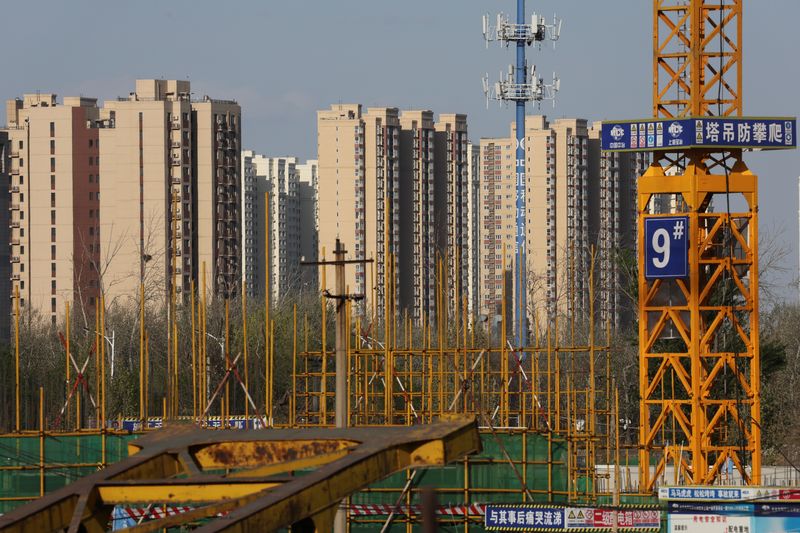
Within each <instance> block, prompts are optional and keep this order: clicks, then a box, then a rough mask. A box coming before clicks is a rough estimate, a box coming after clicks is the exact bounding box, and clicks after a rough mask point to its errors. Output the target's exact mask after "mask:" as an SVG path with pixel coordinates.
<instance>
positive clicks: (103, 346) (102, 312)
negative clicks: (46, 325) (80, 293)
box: [100, 294, 106, 441]
mask: <svg viewBox="0 0 800 533" xmlns="http://www.w3.org/2000/svg"><path fill="white" fill-rule="evenodd" d="M105 305H106V299H105V296H104V295H102V294H101V295H100V420H101V424H100V427H101V428H102V429H103V430H105V427H106V310H105ZM104 441H105V439H104Z"/></svg>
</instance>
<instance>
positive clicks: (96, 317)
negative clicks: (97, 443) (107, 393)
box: [94, 301, 104, 429]
mask: <svg viewBox="0 0 800 533" xmlns="http://www.w3.org/2000/svg"><path fill="white" fill-rule="evenodd" d="M102 342H104V339H103V338H102V337H100V302H99V301H98V302H97V305H95V307H94V390H95V392H96V393H97V394H98V398H97V399H98V403H96V404H95V406H94V416H95V419H96V421H95V426H96V428H97V429H100V403H99V400H100V397H99V394H100V344H101V343H102Z"/></svg>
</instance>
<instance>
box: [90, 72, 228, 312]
mask: <svg viewBox="0 0 800 533" xmlns="http://www.w3.org/2000/svg"><path fill="white" fill-rule="evenodd" d="M190 95H191V90H190V85H189V82H188V81H180V80H137V81H136V90H135V92H132V93H130V95H129V96H128V97H125V98H119V99H117V100H115V101H107V102H106V104H105V107H104V108H103V110H102V117H103V118H104V119H106V122H105V124H107V126H106V127H104V128H102V129H101V134H100V142H101V146H102V153H103V157H102V160H101V165H100V174H101V175H102V176H103V180H104V181H103V182H102V186H101V187H102V190H101V192H102V196H101V201H100V209H101V212H105V213H108V214H109V216H105V217H102V218H101V231H102V258H101V267H102V269H103V272H104V275H103V285H104V291H105V293H106V299H107V300H108V301H109V302H110V303H111V302H114V301H120V302H121V303H122V302H124V301H125V300H128V301H131V300H137V299H138V293H139V286H140V284H142V283H143V284H144V286H145V290H146V291H147V295H146V298H147V299H148V300H149V299H151V298H155V299H157V300H158V301H165V300H164V299H167V300H168V299H170V298H171V297H172V292H173V289H174V293H175V295H176V297H177V299H179V300H180V299H182V297H183V296H182V295H187V294H188V291H189V288H190V283H191V280H192V279H195V280H197V281H198V282H199V283H202V281H203V278H204V277H205V279H206V290H208V291H209V292H211V293H213V294H217V295H220V296H222V297H225V296H231V295H233V294H237V293H238V292H239V283H240V279H241V277H240V276H241V274H240V268H241V264H240V263H241V250H240V237H239V227H240V224H241V219H240V214H239V208H240V207H239V194H240V191H241V176H240V165H239V152H240V148H239V146H240V142H241V130H240V117H241V111H240V108H239V106H238V105H237V104H236V103H235V102H232V101H220V100H212V99H210V98H208V97H204V98H203V99H202V100H199V101H196V102H193V101H192V100H191V96H190Z"/></svg>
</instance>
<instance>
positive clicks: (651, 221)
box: [644, 217, 689, 279]
mask: <svg viewBox="0 0 800 533" xmlns="http://www.w3.org/2000/svg"><path fill="white" fill-rule="evenodd" d="M688 232H689V217H648V218H646V219H645V221H644V239H645V242H644V261H645V267H644V277H645V278H647V279H667V278H685V277H686V276H688V275H689V244H688V243H689V240H688V237H687V234H688Z"/></svg>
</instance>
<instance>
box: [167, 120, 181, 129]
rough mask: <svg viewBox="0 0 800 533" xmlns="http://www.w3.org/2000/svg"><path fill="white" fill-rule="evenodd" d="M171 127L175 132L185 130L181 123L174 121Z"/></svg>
mask: <svg viewBox="0 0 800 533" xmlns="http://www.w3.org/2000/svg"><path fill="white" fill-rule="evenodd" d="M169 127H170V129H173V130H179V129H182V128H183V126H182V125H181V123H180V122H179V121H173V122H172V123H171V124H170V125H169Z"/></svg>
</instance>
